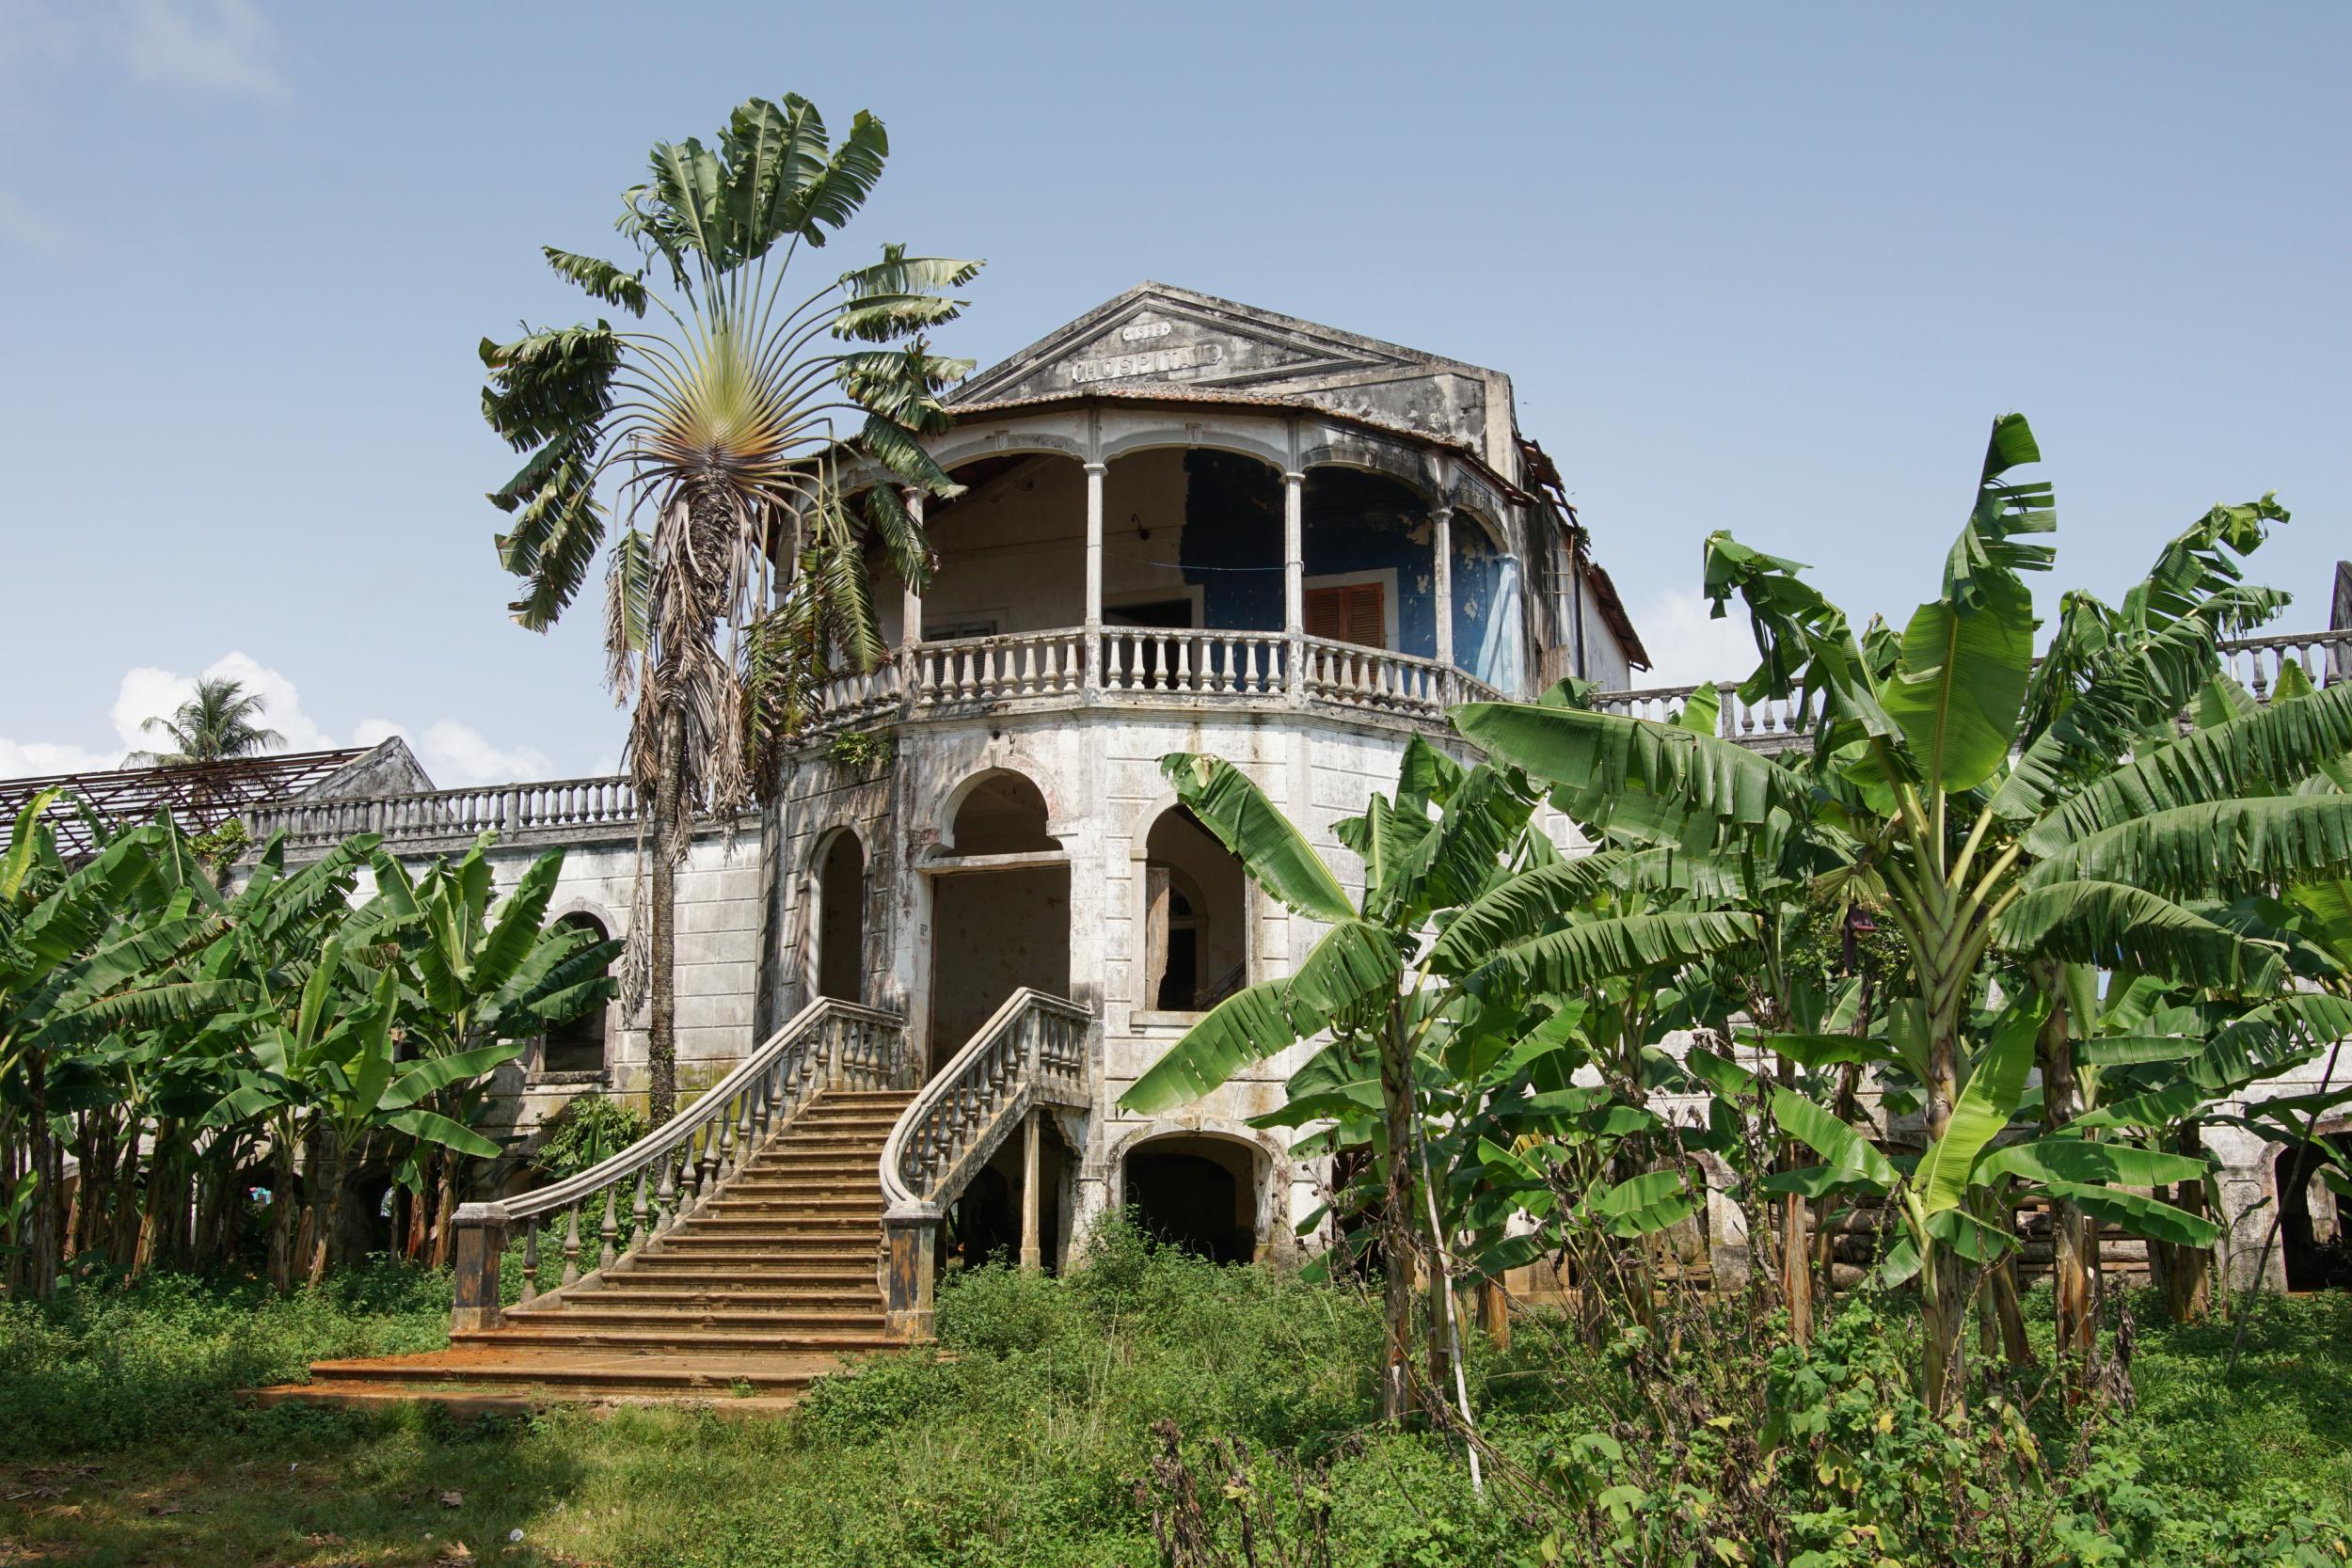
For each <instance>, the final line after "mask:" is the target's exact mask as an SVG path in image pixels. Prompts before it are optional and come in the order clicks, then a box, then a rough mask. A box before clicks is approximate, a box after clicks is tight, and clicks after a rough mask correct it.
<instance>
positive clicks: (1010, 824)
mask: <svg viewBox="0 0 2352 1568" xmlns="http://www.w3.org/2000/svg"><path fill="white" fill-rule="evenodd" d="M1049 820H1050V817H1049V815H1048V813H1047V811H1046V807H1045V794H1044V791H1042V790H1041V789H1039V788H1038V787H1037V785H1036V784H1033V783H1031V782H1030V781H1029V780H1028V779H1027V778H1026V777H1025V776H1023V775H1022V774H1019V773H1015V772H1011V771H1009V770H1008V769H1004V768H999V769H997V770H995V771H994V772H991V773H988V774H984V775H983V776H982V777H981V778H980V780H979V782H978V783H977V784H973V785H972V786H971V787H970V788H969V789H967V790H965V791H964V796H963V799H962V800H961V801H960V802H958V804H957V806H956V816H955V820H954V821H953V822H952V823H950V824H949V825H948V836H949V838H950V839H951V841H952V843H953V847H954V848H955V852H956V853H957V854H959V855H1027V854H1051V853H1054V852H1055V851H1057V850H1058V849H1060V848H1061V845H1060V844H1059V843H1058V842H1057V840H1056V839H1055V837H1054V835H1053V834H1051V833H1049V832H1046V831H1045V828H1046V824H1047V822H1048V821H1049Z"/></svg>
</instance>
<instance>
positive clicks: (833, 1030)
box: [450, 997, 913, 1332]
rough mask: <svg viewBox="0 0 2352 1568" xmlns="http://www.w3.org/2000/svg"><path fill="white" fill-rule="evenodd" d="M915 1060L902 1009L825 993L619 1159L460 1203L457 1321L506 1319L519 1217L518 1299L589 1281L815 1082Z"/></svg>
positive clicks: (709, 1187)
mask: <svg viewBox="0 0 2352 1568" xmlns="http://www.w3.org/2000/svg"><path fill="white" fill-rule="evenodd" d="M912 1070H913V1064H912V1063H911V1062H910V1061H909V1060H908V1058H907V1053H906V1021H905V1020H904V1019H902V1018H900V1017H899V1016H898V1014H896V1013H886V1012H882V1011H880V1010H878V1009H876V1008H873V1007H862V1006H857V1005H856V1004H855V1003H850V1002H841V1001H836V1000H834V998H832V997H819V998H818V1000H817V1001H815V1002H812V1003H810V1004H809V1005H808V1006H805V1007H803V1008H802V1009H801V1010H800V1012H798V1013H797V1014H795V1015H794V1016H793V1018H792V1019H791V1021H790V1022H787V1023H786V1024H785V1026H784V1027H783V1028H781V1029H779V1030H777V1031H776V1032H775V1033H774V1034H772V1035H771V1036H769V1037H768V1039H767V1041H766V1043H764V1044H762V1045H761V1046H760V1047H759V1048H758V1049H757V1050H755V1051H754V1052H753V1053H751V1054H750V1055H748V1056H746V1057H744V1058H743V1060H742V1061H741V1062H740V1063H739V1064H737V1066H736V1068H735V1070H734V1071H732V1072H730V1073H728V1074H727V1075H726V1076H725V1077H724V1078H722V1079H720V1080H719V1082H718V1083H716V1084H714V1085H711V1086H710V1088H709V1089H708V1090H707V1091H706V1092H705V1093H704V1094H703V1095H701V1096H700V1097H699V1098H697V1099H696V1100H695V1101H694V1102H693V1103H692V1104H691V1105H688V1106H685V1107H684V1108H682V1109H681V1110H680V1111H679V1112H678V1114H677V1115H676V1116H675V1117H671V1118H670V1119H669V1120H668V1121H666V1122H664V1123H663V1124H662V1125H661V1126H660V1127H658V1128H656V1129H655V1130H654V1131H653V1132H648V1133H647V1134H645V1136H644V1137H642V1138H640V1139H638V1140H637V1141H636V1142H635V1143H633V1144H631V1145H629V1146H628V1148H625V1149H622V1150H621V1151H620V1152H619V1153H617V1154H614V1155H613V1156H612V1158H610V1159H608V1160H605V1161H603V1162H601V1163H600V1164H595V1165H592V1166H590V1167H589V1168H588V1169H586V1170H584V1171H580V1172H578V1173H577V1174H575V1175H572V1176H568V1177H565V1178H564V1180H561V1181H557V1182H554V1183H552V1184H551V1185H548V1186H546V1187H542V1188H540V1189H538V1190H537V1191H536V1192H531V1193H525V1194H523V1195H521V1196H518V1197H510V1198H504V1199H501V1200H500V1201H498V1202H494V1203H468V1204H464V1205H461V1206H460V1207H459V1209H458V1210H457V1212H456V1215H455V1217H454V1218H455V1226H456V1236H455V1243H456V1245H455V1248H454V1252H455V1259H456V1269H457V1279H456V1296H455V1300H454V1302H453V1306H452V1307H451V1310H450V1323H451V1328H452V1330H453V1332H467V1331H478V1330H481V1329H485V1328H496V1327H498V1326H499V1323H500V1318H501V1310H500V1299H501V1297H500V1290H499V1262H500V1258H501V1254H502V1253H503V1252H504V1250H505V1245H506V1234H507V1231H508V1230H509V1228H510V1227H514V1226H516V1225H521V1226H523V1227H524V1230H523V1289H522V1305H524V1306H530V1305H532V1303H533V1302H542V1303H544V1302H548V1301H550V1300H553V1299H555V1298H556V1297H559V1296H561V1295H563V1294H564V1292H565V1291H570V1290H573V1289H575V1288H577V1287H579V1286H580V1285H583V1284H586V1285H589V1286H592V1287H593V1286H594V1284H595V1283H596V1281H597V1279H598V1278H599V1277H600V1276H601V1275H603V1274H604V1273H605V1272H606V1271H607V1270H609V1269H611V1268H612V1266H613V1265H614V1264H615V1263H617V1262H619V1261H621V1260H622V1259H627V1258H633V1257H635V1256H637V1254H638V1253H639V1252H641V1251H642V1250H644V1248H646V1247H650V1246H659V1245H660V1242H661V1238H662V1237H663V1236H664V1235H666V1234H667V1233H668V1232H669V1231H670V1230H671V1229H673V1228H674V1227H676V1225H677V1224H678V1223H679V1221H681V1220H683V1219H685V1218H687V1217H688V1216H689V1215H691V1214H692V1213H694V1212H696V1211H697V1210H699V1209H701V1208H702V1207H703V1206H704V1205H706V1204H707V1203H708V1202H709V1201H710V1200H711V1199H712V1198H713V1197H715V1196H718V1194H719V1192H720V1190H721V1189H722V1188H723V1187H724V1186H725V1184H726V1182H727V1180H728V1179H730V1178H731V1177H733V1176H734V1175H735V1174H736V1172H738V1171H739V1170H740V1169H742V1167H743V1165H744V1164H746V1163H747V1162H748V1161H749V1160H750V1159H751V1157H752V1156H753V1155H754V1154H755V1153H757V1152H758V1151H759V1150H760V1149H761V1148H764V1147H765V1146H766V1144H767V1143H768V1140H769V1139H770V1138H771V1136H773V1135H774V1133H775V1132H776V1131H777V1129H779V1128H780V1127H782V1126H783V1125H784V1124H785V1123H787V1122H788V1121H789V1120H791V1118H792V1117H793V1116H794V1115H795V1114H796V1113H798V1112H799V1111H800V1109H801V1107H802V1106H803V1105H805V1104H806V1103H807V1102H808V1101H810V1100H812V1099H814V1098H815V1097H816V1095H817V1094H818V1091H819V1090H822V1089H827V1088H844V1089H894V1088H904V1087H906V1086H908V1081H909V1075H910V1073H911V1072H912ZM558 1215H561V1216H562V1239H561V1240H560V1242H559V1243H557V1244H558V1247H559V1249H560V1252H561V1255H562V1257H563V1259H564V1263H563V1273H562V1275H561V1276H560V1279H559V1282H558V1283H557V1285H556V1286H555V1288H554V1289H552V1290H550V1291H546V1292H544V1293H543V1292H541V1291H540V1290H539V1236H540V1232H541V1230H542V1229H543V1228H544V1227H546V1226H547V1225H548V1222H549V1221H550V1220H551V1219H553V1218H554V1217H555V1216H558ZM591 1246H593V1248H594V1251H593V1252H590V1251H588V1250H587V1249H588V1248H590V1247H591ZM583 1260H584V1261H583Z"/></svg>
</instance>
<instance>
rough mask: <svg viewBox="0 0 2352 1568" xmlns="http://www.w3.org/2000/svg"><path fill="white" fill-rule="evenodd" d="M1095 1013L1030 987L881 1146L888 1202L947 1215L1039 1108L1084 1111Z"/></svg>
mask: <svg viewBox="0 0 2352 1568" xmlns="http://www.w3.org/2000/svg"><path fill="white" fill-rule="evenodd" d="M1093 1023H1094V1015H1093V1014H1092V1013H1090V1012H1089V1011H1088V1010H1087V1009H1086V1008H1084V1007H1081V1006H1078V1005H1077V1004H1076V1003H1075V1002H1071V1001H1066V1000H1064V999H1063V998H1061V997H1058V996H1049V995H1047V994H1046V993H1045V992H1043V991H1041V990H1031V989H1030V988H1028V987H1026V986H1024V987H1023V988H1022V989H1021V990H1016V991H1014V992H1013V993H1012V994H1011V995H1010V996H1009V997H1007V998H1006V999H1005V1005H1004V1006H1001V1007H999V1008H997V1009H996V1011H995V1013H994V1015H993V1016H992V1017H991V1018H990V1019H989V1021H988V1022H986V1023H983V1024H981V1025H980V1028H979V1031H978V1033H977V1034H975V1035H974V1036H973V1037H972V1038H971V1039H970V1040H969V1041H968V1042H966V1044H965V1045H964V1047H963V1049H962V1050H961V1051H959V1052H957V1053H956V1054H955V1055H954V1056H953V1057H952V1058H951V1059H950V1060H949V1061H948V1063H947V1065H946V1067H944V1068H942V1069H940V1070H939V1071H938V1073H937V1074H935V1075H934V1076H933V1077H932V1079H931V1081H930V1083H929V1084H927V1085H924V1086H923V1090H922V1092H921V1093H920V1094H918V1095H916V1096H915V1097H914V1103H912V1104H910V1105H909V1106H908V1107H907V1108H906V1111H905V1113H904V1114H903V1115H901V1116H900V1117H898V1125H897V1126H896V1127H894V1128H892V1129H891V1132H890V1141H889V1142H888V1143H886V1144H884V1145H883V1146H882V1196H883V1198H884V1199H885V1200H886V1201H887V1202H889V1203H891V1204H893V1205H900V1204H925V1205H930V1206H933V1207H944V1206H945V1205H946V1203H948V1202H949V1201H951V1200H952V1199H953V1198H954V1197H955V1196H956V1195H957V1194H958V1193H960V1192H961V1190H962V1186H963V1183H964V1181H965V1180H968V1179H969V1178H970V1176H971V1174H972V1172H973V1171H974V1170H976V1169H977V1168H978V1164H979V1163H980V1162H981V1161H984V1160H985V1159H987V1157H988V1155H989V1153H990V1151H991V1150H993V1148H995V1147H996V1145H997V1144H998V1143H999V1142H1000V1141H1001V1140H1002V1138H1003V1136H1004V1134H1005V1133H1006V1132H1007V1131H1008V1130H1009V1128H1010V1126H1012V1125H1013V1124H1015V1123H1017V1122H1018V1121H1019V1119H1020V1117H1022V1116H1023V1115H1024V1114H1025V1113H1026V1112H1027V1111H1028V1109H1029V1107H1030V1106H1032V1105H1035V1104H1040V1103H1043V1104H1049V1105H1068V1106H1073V1107H1084V1106H1085V1105H1086V1104H1087V1103H1088V1095H1087V1076H1088V1075H1087V1032H1088V1030H1089V1029H1090V1028H1092V1027H1093Z"/></svg>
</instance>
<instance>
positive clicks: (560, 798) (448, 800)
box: [250, 777, 637, 849]
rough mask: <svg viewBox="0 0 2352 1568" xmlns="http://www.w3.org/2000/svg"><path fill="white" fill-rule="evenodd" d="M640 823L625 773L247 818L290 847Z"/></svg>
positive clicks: (381, 798)
mask: <svg viewBox="0 0 2352 1568" xmlns="http://www.w3.org/2000/svg"><path fill="white" fill-rule="evenodd" d="M636 821H637V791H636V788H635V786H633V785H632V784H630V783H629V782H628V780H627V779H625V778H620V777H607V778H596V779H549V780H547V781H544V782H541V783H536V784H490V785H486V786H484V787H481V788H475V789H435V790H427V791H423V792H421V793H418V794H413V795H374V796H366V797H361V798H358V799H354V800H307V801H300V802H296V803H294V804H291V805H276V806H262V807H257V808H256V809H255V810H254V811H253V812H252V814H251V817H250V825H251V828H252V832H253V837H254V838H255V839H256V840H257V841H258V840H266V839H267V838H268V837H269V836H270V835H271V834H272V833H275V832H283V833H284V834H285V835H286V846H287V847H288V848H294V849H298V848H306V847H313V846H316V845H320V844H334V843H340V842H342V840H343V839H346V838H349V837H350V836H351V835H352V834H354V833H381V834H383V835H384V837H385V838H386V839H388V840H392V841H398V840H401V839H415V838H451V839H463V838H473V837H476V836H478V835H479V834H482V833H485V832H494V833H498V834H500V835H501V837H505V836H511V835H513V834H515V833H519V832H532V831H533V830H551V829H552V830H561V829H572V830H575V831H577V830H579V829H581V828H598V827H611V828H613V829H616V830H626V829H628V828H631V827H633V826H634V825H635V824H636Z"/></svg>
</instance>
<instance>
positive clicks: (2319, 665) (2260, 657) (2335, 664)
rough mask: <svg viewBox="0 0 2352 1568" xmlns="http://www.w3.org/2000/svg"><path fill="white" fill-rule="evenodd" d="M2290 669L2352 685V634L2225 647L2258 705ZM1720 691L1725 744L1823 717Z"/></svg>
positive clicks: (1643, 693)
mask: <svg viewBox="0 0 2352 1568" xmlns="http://www.w3.org/2000/svg"><path fill="white" fill-rule="evenodd" d="M2288 664H2294V665H2296V666H2297V667H2298V668H2300V669H2301V671H2302V672H2303V674H2304V676H2305V677H2306V678H2307V679H2309V680H2310V682H2311V683H2312V685H2313V686H2315V687H2328V686H2332V685H2334V684H2335V683H2337V682H2338V681H2342V680H2345V679H2352V629H2346V630H2339V631H2312V632H2281V633H2276V634H2273V635H2270V636H2266V637H2238V638H2232V639H2230V640H2229V641H2225V642H2223V643H2222V644H2221V668H2222V673H2225V674H2227V675H2228V676H2229V677H2230V678H2231V679H2233V680H2234V681H2236V682H2237V683H2238V684H2239V685H2240V686H2242V687H2244V688H2245V689H2247V690H2248V691H2249V692H2250V693H2251V694H2252V695H2253V697H2254V698H2255V700H2256V701H2258V702H2265V703H2266V702H2268V701H2269V700H2270V696H2271V693H2272V692H2274V691H2276V690H2277V689H2278V688H2279V674H2280V670H2281V669H2283V668H2284V667H2285V666H2286V665H2288ZM1697 689H1698V688H1697V687H1695V686H1654V687H1648V688H1645V689H1641V690H1637V691H1603V692H1601V693H1599V694H1598V695H1597V696H1596V697H1595V698H1594V699H1593V701H1594V704H1595V705H1597V707H1599V708H1600V710H1601V711H1602V712H1604V713H1623V714H1628V715H1629V716H1631V717H1633V718H1636V719H1652V720H1657V721H1660V722H1661V723H1662V722H1672V721H1674V720H1675V719H1677V717H1679V716H1680V714H1681V712H1682V708H1683V705H1684V704H1685V703H1687V702H1689V701H1690V697H1691V693H1692V692H1693V691H1695V690H1697ZM1716 690H1717V691H1719V692H1721V693H1722V698H1723V712H1722V717H1721V718H1720V719H1719V720H1718V721H1717V722H1716V726H1715V733H1716V734H1717V735H1719V736H1722V737H1723V738H1724V739H1725V740H1740V741H1745V742H1747V743H1748V744H1750V745H1773V744H1777V743H1781V742H1786V741H1789V740H1793V739H1795V738H1797V737H1798V736H1801V735H1803V734H1804V733H1805V732H1806V731H1807V730H1809V729H1810V728H1811V726H1812V723H1813V721H1815V720H1816V719H1818V718H1819V717H1820V698H1819V697H1818V696H1816V697H1813V698H1811V699H1810V700H1809V701H1808V700H1803V699H1800V698H1788V699H1772V698H1768V699H1766V700H1765V701H1763V702H1759V703H1748V702H1743V701H1741V700H1740V692H1739V687H1738V684H1737V683H1736V682H1731V681H1722V682H1718V683H1717V684H1716Z"/></svg>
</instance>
